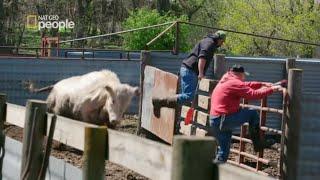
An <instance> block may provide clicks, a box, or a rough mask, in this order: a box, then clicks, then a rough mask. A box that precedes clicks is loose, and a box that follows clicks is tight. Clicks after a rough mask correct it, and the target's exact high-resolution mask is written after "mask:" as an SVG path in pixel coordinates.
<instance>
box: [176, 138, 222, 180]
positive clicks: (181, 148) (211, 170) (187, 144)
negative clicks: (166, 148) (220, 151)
mask: <svg viewBox="0 0 320 180" xmlns="http://www.w3.org/2000/svg"><path fill="white" fill-rule="evenodd" d="M215 149H216V141H215V139H214V138H213V137H202V138H200V137H195V136H175V137H174V141H173V154H172V171H171V172H172V174H171V176H172V178H171V179H172V180H194V179H199V180H205V179H211V180H215V179H218V168H217V165H215V164H213V163H212V160H213V158H214V155H215Z"/></svg>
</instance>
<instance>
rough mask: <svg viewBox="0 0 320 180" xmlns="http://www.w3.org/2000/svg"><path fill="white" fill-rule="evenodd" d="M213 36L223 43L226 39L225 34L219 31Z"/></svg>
mask: <svg viewBox="0 0 320 180" xmlns="http://www.w3.org/2000/svg"><path fill="white" fill-rule="evenodd" d="M215 34H216V35H217V36H218V37H219V38H220V39H223V40H224V41H225V40H226V38H227V33H226V32H225V31H221V30H219V31H217V32H216V33H215Z"/></svg>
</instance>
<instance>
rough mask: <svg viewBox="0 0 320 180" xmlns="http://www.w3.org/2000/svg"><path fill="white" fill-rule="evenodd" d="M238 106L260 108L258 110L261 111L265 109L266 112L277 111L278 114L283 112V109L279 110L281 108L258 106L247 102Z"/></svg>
mask: <svg viewBox="0 0 320 180" xmlns="http://www.w3.org/2000/svg"><path fill="white" fill-rule="evenodd" d="M240 107H242V108H251V109H255V110H260V111H261V110H262V111H266V112H273V113H279V114H282V113H283V110H281V109H276V108H269V107H260V106H256V105H249V104H240Z"/></svg>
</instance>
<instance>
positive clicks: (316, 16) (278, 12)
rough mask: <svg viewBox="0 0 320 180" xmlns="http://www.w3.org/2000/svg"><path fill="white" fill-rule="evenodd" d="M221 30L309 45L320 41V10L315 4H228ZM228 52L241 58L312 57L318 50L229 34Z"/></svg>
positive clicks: (256, 0) (250, 0) (279, 0)
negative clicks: (261, 56)
mask: <svg viewBox="0 0 320 180" xmlns="http://www.w3.org/2000/svg"><path fill="white" fill-rule="evenodd" d="M222 9H223V11H221V12H220V18H219V20H218V22H219V25H220V27H223V28H226V29H232V30H236V31H242V32H248V33H254V34H260V35H265V36H271V37H278V38H284V39H292V40H299V41H307V42H314V43H315V42H319V41H320V9H319V5H317V4H315V1H313V0H312V1H293V0H290V1H288V0H267V1H265V0H238V1H233V0H224V8H222ZM226 46H227V48H228V49H229V50H230V51H231V52H232V53H233V54H237V55H239V54H240V55H266V56H296V55H300V56H304V57H311V56H312V54H313V51H314V47H312V46H307V45H301V44H296V43H288V42H283V41H275V40H271V39H262V38H255V37H251V36H244V35H239V34H234V33H229V35H228V38H227V43H226Z"/></svg>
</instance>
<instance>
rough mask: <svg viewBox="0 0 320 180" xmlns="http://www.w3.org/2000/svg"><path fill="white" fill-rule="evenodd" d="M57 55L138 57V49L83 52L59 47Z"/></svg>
mask: <svg viewBox="0 0 320 180" xmlns="http://www.w3.org/2000/svg"><path fill="white" fill-rule="evenodd" d="M56 54H57V53H56V49H52V50H51V56H56ZM58 56H59V57H68V58H81V57H82V56H84V57H85V58H104V59H117V60H119V59H140V51H125V50H115V51H108V50H105V51H104V50H98V51H96V50H90V49H85V51H84V52H82V51H81V50H72V49H70V50H68V49H59V54H58Z"/></svg>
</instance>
